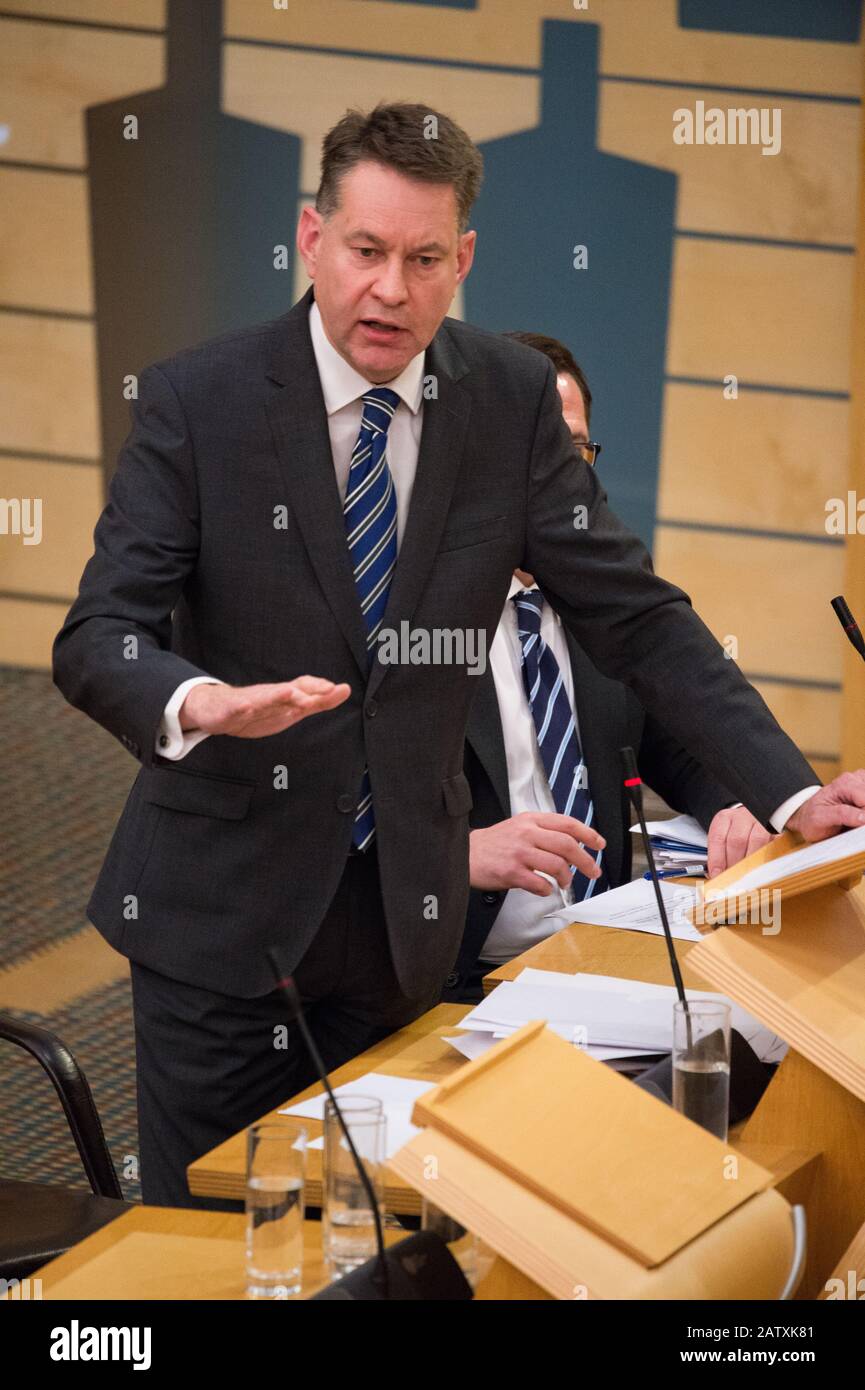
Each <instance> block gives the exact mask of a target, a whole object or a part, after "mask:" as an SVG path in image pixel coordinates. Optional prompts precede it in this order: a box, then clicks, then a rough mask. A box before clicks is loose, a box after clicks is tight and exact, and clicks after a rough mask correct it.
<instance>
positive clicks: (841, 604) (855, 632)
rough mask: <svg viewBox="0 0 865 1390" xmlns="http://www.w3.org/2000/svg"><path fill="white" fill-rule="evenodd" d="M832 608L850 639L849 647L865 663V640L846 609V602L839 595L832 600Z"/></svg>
mask: <svg viewBox="0 0 865 1390" xmlns="http://www.w3.org/2000/svg"><path fill="white" fill-rule="evenodd" d="M832 607H833V608H834V609H835V616H836V618H837V619H838V621H839V623H840V624H841V626H842V627H843V629H844V631H845V632H846V634H847V636H848V638H849V639H850V643H851V645H852V646H854V647H855V648H856V650H857V652H858V653H859V655H860V656H861V658H862V660H863V661H865V638H863V636H862V633H861V632H860V630H859V624H858V623H857V621H856V619H855V618H854V617H853V614H852V613H851V612H850V609H849V608H848V607H847V600H846V599H845V598H843V597H842V596H841V595H840V594H839V595H838V597H837V598H833V600H832Z"/></svg>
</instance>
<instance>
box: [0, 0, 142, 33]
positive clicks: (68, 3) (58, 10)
mask: <svg viewBox="0 0 865 1390" xmlns="http://www.w3.org/2000/svg"><path fill="white" fill-rule="evenodd" d="M165 4H166V0H3V9H4V10H11V11H13V12H14V13H15V14H22V15H42V16H44V18H46V19H80V20H83V21H89V22H90V23H92V24H123V25H129V27H130V28H132V29H139V28H140V29H162V28H164V27H165Z"/></svg>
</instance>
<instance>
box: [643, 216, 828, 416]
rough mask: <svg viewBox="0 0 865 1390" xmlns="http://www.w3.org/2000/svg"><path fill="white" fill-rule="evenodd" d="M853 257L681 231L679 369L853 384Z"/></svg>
mask: <svg viewBox="0 0 865 1390" xmlns="http://www.w3.org/2000/svg"><path fill="white" fill-rule="evenodd" d="M852 288H853V257H852V256H849V255H844V254H843V253H840V252H838V253H836V252H831V251H805V250H792V249H788V248H781V247H775V246H754V245H748V244H743V243H740V242H724V241H703V240H700V239H694V238H690V237H678V238H677V240H676V246H675V252H674V259H673V291H672V303H671V306H670V329H669V337H668V342H667V371H668V372H669V373H670V375H671V376H698V377H710V378H712V379H713V380H719V381H720V380H721V379H722V378H723V377H724V376H726V375H728V374H729V373H732V374H734V375H735V376H737V377H739V379H740V380H741V381H753V382H760V383H767V384H768V383H771V384H772V385H774V386H794V387H800V388H801V387H805V388H809V389H812V390H813V389H817V390H823V391H846V390H847V389H848V386H849V380H850V330H851V322H850V321H851V294H852Z"/></svg>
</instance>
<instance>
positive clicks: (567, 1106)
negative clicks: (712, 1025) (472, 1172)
mask: <svg viewBox="0 0 865 1390" xmlns="http://www.w3.org/2000/svg"><path fill="white" fill-rule="evenodd" d="M539 1077H540V1078H543V1085H539V1084H538V1078H539ZM412 1118H413V1120H414V1123H415V1124H416V1125H420V1126H422V1127H423V1126H430V1127H432V1128H433V1129H434V1130H435V1131H437V1132H438V1133H439V1134H442V1135H447V1136H449V1137H450V1138H451V1139H454V1140H456V1141H457V1142H458V1143H459V1144H460V1145H462V1146H463V1147H464V1148H466V1149H468V1150H470V1151H471V1152H473V1153H474V1154H476V1155H477V1156H479V1157H480V1158H482V1159H483V1160H484V1161H485V1162H486V1163H488V1164H491V1165H492V1166H494V1167H495V1168H497V1169H498V1170H499V1171H501V1172H502V1173H504V1174H505V1175H507V1176H509V1177H511V1178H513V1179H516V1180H517V1181H518V1182H519V1183H520V1184H522V1185H523V1186H524V1187H525V1188H526V1189H527V1190H530V1191H532V1192H533V1193H534V1194H536V1195H537V1196H539V1197H540V1198H542V1199H543V1201H544V1202H545V1203H548V1204H549V1205H550V1207H551V1208H555V1209H558V1211H560V1212H564V1213H565V1214H566V1215H567V1216H568V1217H570V1218H572V1219H573V1220H576V1221H578V1222H580V1223H581V1225H583V1226H584V1227H588V1228H590V1229H591V1230H594V1231H595V1232H597V1233H598V1234H600V1235H601V1236H603V1237H604V1238H605V1240H607V1241H610V1242H612V1243H613V1244H615V1245H616V1246H618V1247H619V1248H620V1249H621V1250H624V1251H626V1252H627V1253H628V1254H629V1255H630V1256H631V1257H632V1258H634V1259H636V1260H638V1261H640V1262H641V1263H642V1264H643V1265H644V1266H652V1265H656V1264H659V1263H660V1262H662V1261H663V1260H666V1259H668V1258H669V1257H670V1256H671V1255H672V1254H673V1253H674V1252H675V1251H676V1250H678V1249H680V1248H681V1247H682V1246H684V1245H686V1244H687V1243H688V1242H689V1241H691V1240H693V1239H695V1238H696V1237H697V1236H699V1235H701V1234H702V1233H703V1232H704V1231H705V1230H706V1229H707V1227H709V1226H711V1225H713V1224H714V1223H715V1222H716V1221H719V1220H720V1219H721V1218H722V1217H724V1216H726V1215H728V1214H729V1213H730V1212H731V1211H733V1210H734V1209H735V1208H737V1207H739V1206H741V1205H742V1203H744V1202H746V1201H747V1200H748V1199H749V1198H751V1197H752V1196H754V1194H756V1193H758V1192H760V1191H762V1190H763V1189H764V1188H766V1187H768V1186H770V1185H771V1183H772V1175H771V1173H769V1172H767V1171H766V1170H765V1169H763V1168H761V1167H759V1166H758V1165H757V1164H756V1163H753V1162H752V1161H751V1160H750V1159H748V1158H746V1157H744V1156H742V1155H735V1157H734V1158H733V1159H732V1160H731V1149H730V1146H728V1145H726V1144H723V1143H721V1141H720V1140H718V1139H716V1138H715V1137H714V1136H713V1135H711V1134H709V1133H708V1132H707V1131H706V1130H704V1129H701V1128H700V1127H699V1126H698V1125H695V1124H693V1123H692V1122H691V1121H690V1120H687V1119H685V1118H684V1116H682V1115H679V1114H678V1113H677V1112H676V1111H674V1110H672V1109H671V1108H670V1107H669V1106H667V1105H664V1104H663V1103H662V1102H661V1101H659V1100H656V1099H655V1098H654V1097H652V1096H650V1095H648V1094H647V1093H646V1092H645V1091H641V1090H639V1089H638V1088H637V1087H635V1086H633V1085H632V1084H631V1082H630V1081H627V1080H625V1078H624V1077H622V1076H619V1075H617V1074H616V1073H615V1072H613V1071H611V1070H610V1068H608V1067H605V1066H603V1065H602V1064H601V1063H600V1062H596V1061H595V1060H594V1059H593V1058H591V1057H588V1056H586V1054H585V1053H583V1052H581V1051H580V1049H579V1048H575V1047H573V1046H571V1044H569V1043H567V1042H565V1041H564V1040H563V1039H562V1038H560V1037H558V1036H557V1035H556V1034H555V1033H553V1032H551V1031H550V1030H549V1029H548V1028H546V1027H545V1026H544V1024H543V1023H530V1024H527V1025H526V1026H525V1027H524V1028H521V1029H519V1030H518V1031H517V1032H516V1033H514V1034H513V1035H512V1037H510V1038H507V1039H505V1040H503V1041H502V1042H500V1043H498V1044H497V1045H496V1046H495V1047H494V1048H492V1049H491V1050H490V1051H489V1052H487V1053H485V1054H484V1055H483V1056H482V1057H479V1058H478V1059H477V1060H476V1061H474V1062H471V1063H469V1064H467V1065H466V1066H465V1067H462V1068H461V1069H460V1070H459V1071H458V1072H457V1073H455V1075H454V1076H452V1077H450V1078H449V1079H448V1080H447V1081H445V1082H443V1083H442V1084H441V1085H440V1086H438V1087H436V1088H435V1089H434V1090H432V1091H429V1092H427V1094H426V1095H424V1096H421V1097H420V1099H419V1100H418V1101H417V1102H416V1103H415V1107H414V1112H413V1116H412ZM731 1166H732V1167H734V1168H735V1178H734V1180H733V1177H732V1174H731ZM672 1175H675V1177H674V1178H672ZM671 1178H672V1180H671ZM436 1200H437V1199H436Z"/></svg>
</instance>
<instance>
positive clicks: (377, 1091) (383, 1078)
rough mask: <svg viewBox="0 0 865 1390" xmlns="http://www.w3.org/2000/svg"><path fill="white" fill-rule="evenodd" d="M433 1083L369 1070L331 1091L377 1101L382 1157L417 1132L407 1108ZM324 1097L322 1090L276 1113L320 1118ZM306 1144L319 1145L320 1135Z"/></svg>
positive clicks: (388, 1156) (395, 1149) (386, 1155)
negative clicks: (383, 1133)
mask: <svg viewBox="0 0 865 1390" xmlns="http://www.w3.org/2000/svg"><path fill="white" fill-rule="evenodd" d="M434 1084H435V1083H434V1082H432V1081H411V1080H409V1079H408V1078H406V1077H402V1076H387V1075H386V1074H385V1073H384V1072H375V1071H370V1072H367V1074H366V1076H361V1077H358V1079H357V1081H346V1082H345V1084H344V1085H343V1086H335V1087H334V1091H333V1093H334V1095H335V1096H336V1098H337V1100H342V1099H343V1098H344V1097H346V1096H373V1097H375V1099H376V1100H380V1101H381V1103H382V1110H383V1112H384V1117H385V1121H386V1124H385V1131H386V1137H385V1158H390V1156H391V1154H395V1153H396V1151H397V1149H401V1148H402V1146H403V1144H407V1143H408V1141H409V1139H411V1138H412V1137H413V1136H414V1135H415V1134H419V1133H420V1131H419V1129H418V1128H417V1126H416V1125H413V1124H412V1122H411V1112H412V1110H413V1109H414V1103H415V1101H416V1100H417V1098H418V1096H422V1095H423V1093H424V1091H428V1090H430V1088H431V1087H432V1086H433V1085H434ZM326 1100H327V1096H326V1095H325V1094H324V1093H322V1094H321V1095H319V1096H312V1098H311V1099H310V1100H302V1101H300V1102H299V1103H298V1104H297V1105H291V1106H289V1107H288V1108H287V1109H284V1110H280V1112H279V1113H280V1115H301V1116H303V1117H305V1118H306V1119H308V1120H323V1119H324V1103H325V1101H326ZM308 1147H309V1148H311V1149H321V1148H323V1147H324V1136H323V1135H322V1136H319V1138H318V1139H311V1140H310V1142H309V1146H308Z"/></svg>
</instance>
